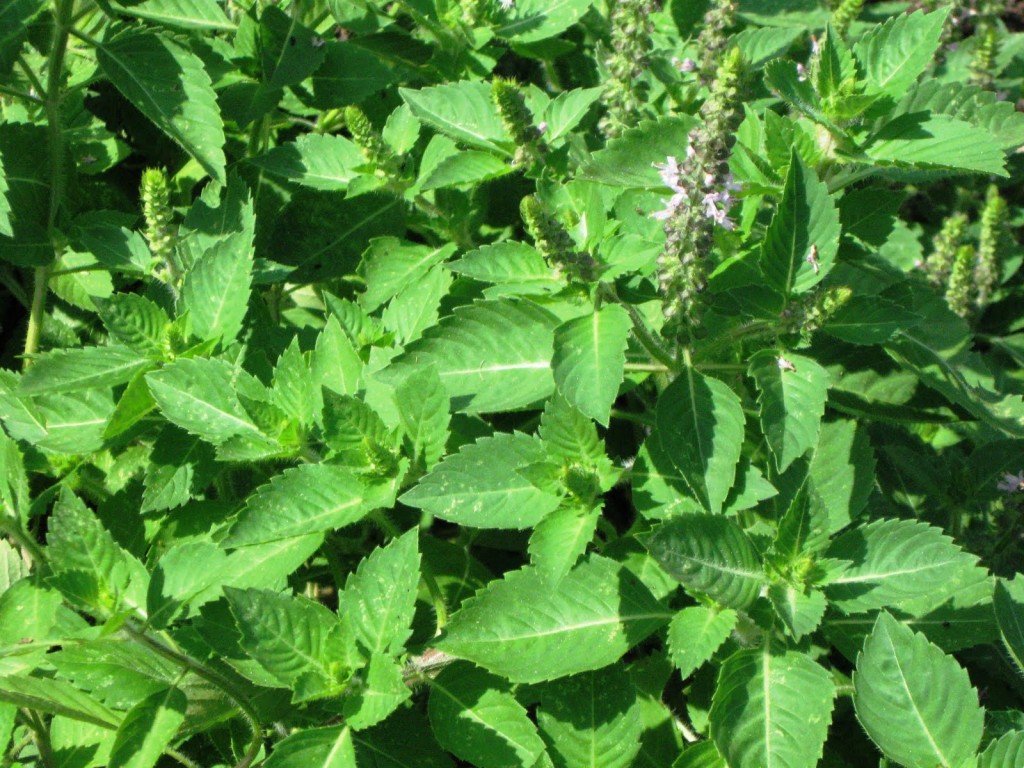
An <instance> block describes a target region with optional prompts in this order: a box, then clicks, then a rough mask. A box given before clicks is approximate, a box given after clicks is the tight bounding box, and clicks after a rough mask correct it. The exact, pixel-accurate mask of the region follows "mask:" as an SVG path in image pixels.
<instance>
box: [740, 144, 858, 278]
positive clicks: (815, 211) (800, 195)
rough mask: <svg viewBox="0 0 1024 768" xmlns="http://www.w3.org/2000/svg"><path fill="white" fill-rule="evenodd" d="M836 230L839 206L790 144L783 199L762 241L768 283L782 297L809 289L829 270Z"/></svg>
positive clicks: (763, 267) (831, 262) (836, 240)
mask: <svg viewBox="0 0 1024 768" xmlns="http://www.w3.org/2000/svg"><path fill="white" fill-rule="evenodd" d="M839 232H840V229H839V211H838V210H837V209H836V206H835V203H834V202H833V201H832V198H831V197H830V196H829V194H828V188H827V187H826V186H825V184H823V183H822V182H820V181H819V180H818V178H817V176H816V175H815V173H814V170H813V169H811V168H808V167H807V166H805V165H804V161H803V160H802V159H801V158H800V155H799V154H798V153H797V152H796V151H795V150H794V151H793V153H792V155H791V157H790V163H789V173H788V174H787V175H786V186H785V188H784V189H783V193H782V200H781V201H780V202H779V207H778V210H776V212H775V216H774V217H773V218H772V222H771V224H769V225H768V231H767V232H766V233H765V238H764V242H763V243H762V244H761V256H760V261H761V271H762V272H763V273H764V276H765V279H766V281H767V284H768V285H769V286H770V287H772V288H774V289H775V290H776V291H778V292H779V293H781V294H783V296H786V297H789V296H791V295H793V294H800V293H806V292H807V291H809V290H810V289H811V288H813V287H814V286H815V285H817V284H818V283H819V282H821V281H822V280H824V279H825V276H826V275H828V273H829V272H830V271H831V270H832V267H833V266H834V264H835V258H836V252H837V251H838V250H839ZM812 248H813V250H812Z"/></svg>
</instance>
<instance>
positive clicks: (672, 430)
mask: <svg viewBox="0 0 1024 768" xmlns="http://www.w3.org/2000/svg"><path fill="white" fill-rule="evenodd" d="M743 428H744V417H743V407H742V406H741V405H740V399H739V398H738V397H737V396H736V393H734V392H733V391H732V390H731V389H730V388H729V387H728V386H727V385H726V384H724V383H723V382H721V381H719V380H718V379H714V378H711V377H710V376H704V375H702V374H700V373H698V372H697V371H696V370H694V369H693V368H687V369H686V370H684V371H683V372H682V374H681V375H680V376H679V377H678V378H677V379H676V380H675V381H673V382H672V383H671V384H670V385H669V386H668V387H667V388H666V389H665V391H664V392H662V393H661V396H660V397H659V398H658V405H657V409H656V411H655V428H654V433H653V434H652V435H651V440H653V441H655V442H656V443H657V444H658V446H659V448H660V452H659V453H658V454H657V455H656V456H655V455H654V454H652V458H654V459H656V460H659V461H661V462H664V464H667V466H663V465H661V464H659V465H658V467H657V469H658V470H659V471H660V472H662V473H663V474H668V475H676V474H678V475H681V476H682V477H683V478H685V480H686V484H687V485H688V486H689V487H690V490H691V491H692V492H693V495H694V496H695V497H696V498H697V501H699V502H700V503H701V506H703V507H704V508H705V509H706V510H708V511H709V512H714V513H717V512H720V511H721V509H722V504H723V502H724V501H725V499H726V497H727V496H728V495H729V490H730V489H731V488H732V485H733V480H734V478H735V476H736V465H737V464H738V463H739V460H740V451H741V449H742V447H743Z"/></svg>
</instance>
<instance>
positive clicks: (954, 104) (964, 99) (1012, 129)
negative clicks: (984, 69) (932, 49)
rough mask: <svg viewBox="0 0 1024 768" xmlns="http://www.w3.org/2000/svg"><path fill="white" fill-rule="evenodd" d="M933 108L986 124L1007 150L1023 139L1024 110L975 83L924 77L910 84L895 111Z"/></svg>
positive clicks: (951, 115)
mask: <svg viewBox="0 0 1024 768" xmlns="http://www.w3.org/2000/svg"><path fill="white" fill-rule="evenodd" d="M914 112H930V113H932V114H938V115H948V116H949V117H955V118H956V119H957V120H963V121H964V122H967V123H970V124H971V125H976V126H978V127H979V128H984V129H985V130H986V131H988V132H989V133H991V134H992V135H993V136H994V137H995V138H996V140H997V141H998V142H999V146H1000V148H1001V149H1003V150H1004V151H1007V152H1009V151H1011V150H1014V149H1016V148H1017V147H1019V146H1020V145H1021V144H1022V143H1024V114H1021V113H1020V112H1018V111H1017V110H1016V109H1015V108H1014V105H1013V104H1012V103H1010V102H1009V101H999V100H998V97H997V94H996V92H994V91H991V90H985V89H983V88H981V87H980V86H978V85H975V84H973V83H962V82H950V83H947V82H942V81H941V80H925V81H924V82H922V83H919V84H918V85H916V86H914V87H913V88H911V89H910V90H909V91H908V92H907V95H906V96H904V97H903V99H902V100H901V101H900V103H899V105H898V106H897V108H896V114H912V113H914Z"/></svg>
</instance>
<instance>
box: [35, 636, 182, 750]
mask: <svg viewBox="0 0 1024 768" xmlns="http://www.w3.org/2000/svg"><path fill="white" fill-rule="evenodd" d="M47 657H48V660H49V661H50V662H51V663H52V664H53V666H54V668H55V669H56V670H57V672H58V673H59V675H60V677H61V678H62V679H64V680H67V681H68V682H70V683H73V684H74V686H75V687H76V688H77V689H78V690H80V691H86V692H88V693H89V695H90V696H92V698H93V700H94V701H98V702H101V703H103V704H105V705H106V706H108V707H112V708H113V709H119V710H125V709H130V708H131V707H133V706H135V705H136V704H138V703H139V702H140V701H142V700H143V699H145V698H146V697H147V696H149V695H151V694H155V693H160V692H162V691H166V690H167V688H168V686H170V685H176V684H179V683H180V684H181V688H182V689H183V690H187V689H188V687H189V683H190V682H192V681H194V680H195V678H194V677H191V679H190V677H188V676H186V677H184V678H183V677H182V676H181V668H180V667H178V666H177V665H175V664H174V663H173V662H169V661H168V660H167V659H164V658H163V657H161V656H157V655H156V653H155V652H153V651H151V650H149V649H148V648H146V647H145V646H142V645H140V644H138V643H126V642H124V640H123V638H120V637H117V636H110V635H108V636H106V637H102V638H98V639H95V640H91V641H88V642H84V643H83V642H78V643H66V644H65V645H64V647H63V648H61V649H60V650H59V651H55V652H54V651H51V652H50V653H49V654H47ZM186 695H187V694H186ZM111 735H113V734H111Z"/></svg>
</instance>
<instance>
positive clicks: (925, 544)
mask: <svg viewBox="0 0 1024 768" xmlns="http://www.w3.org/2000/svg"><path fill="white" fill-rule="evenodd" d="M825 556H826V557H830V558H834V559H836V560H847V561H849V563H850V564H849V566H847V567H846V568H845V570H843V572H842V573H841V574H839V575H838V576H837V577H836V578H834V579H832V580H831V581H830V582H829V584H828V586H826V588H825V591H826V594H827V595H828V599H829V602H830V603H832V605H834V606H835V607H837V608H839V609H840V610H842V611H844V612H845V613H856V612H859V611H868V610H873V609H877V608H884V607H886V606H901V605H904V604H906V603H908V602H910V601H912V600H916V599H919V598H929V599H930V600H929V602H935V601H936V600H937V602H935V606H937V605H938V603H941V602H942V600H943V598H944V597H945V596H947V595H949V594H951V593H952V592H953V591H955V590H956V589H957V588H958V587H960V586H963V585H965V584H968V583H970V582H973V581H975V580H977V579H984V578H985V577H987V573H986V571H985V570H984V569H983V568H981V567H980V566H979V564H978V559H977V558H976V557H975V556H974V555H971V554H969V553H967V552H965V551H963V550H962V549H960V547H958V546H956V544H954V543H953V541H952V539H950V538H949V537H948V536H946V535H944V534H943V532H942V530H941V529H940V528H935V527H933V526H930V525H928V524H927V523H923V522H918V521H914V520H877V521H875V522H872V523H869V524H867V525H863V526H860V527H858V528H854V529H851V530H850V531H848V532H847V533H844V534H843V535H842V536H840V537H839V538H837V539H836V540H835V541H834V542H833V543H832V546H830V547H829V548H828V550H826V552H825ZM931 598H934V600H931ZM935 606H933V607H935Z"/></svg>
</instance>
